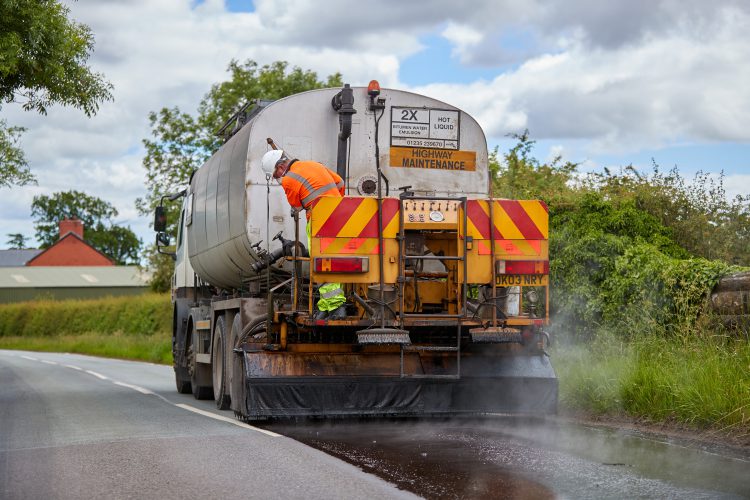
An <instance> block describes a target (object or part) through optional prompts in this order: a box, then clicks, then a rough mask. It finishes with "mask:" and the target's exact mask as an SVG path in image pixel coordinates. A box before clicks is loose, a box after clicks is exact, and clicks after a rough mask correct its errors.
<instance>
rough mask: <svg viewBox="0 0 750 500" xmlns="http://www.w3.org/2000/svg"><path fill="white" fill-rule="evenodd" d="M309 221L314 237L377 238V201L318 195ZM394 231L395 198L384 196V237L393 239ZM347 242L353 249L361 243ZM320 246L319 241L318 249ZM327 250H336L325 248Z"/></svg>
mask: <svg viewBox="0 0 750 500" xmlns="http://www.w3.org/2000/svg"><path fill="white" fill-rule="evenodd" d="M311 224H312V228H311V229H312V236H313V238H321V239H326V238H352V239H355V240H361V239H365V238H377V237H378V200H376V199H375V198H369V197H345V198H339V197H322V198H319V199H318V202H317V203H316V204H315V206H314V207H313V209H312V217H311ZM397 234H398V200H397V199H394V198H386V199H384V200H383V237H384V238H395V237H396V235H397ZM349 244H350V248H352V245H353V246H356V245H358V244H359V245H362V244H364V243H362V242H359V241H354V242H349ZM322 245H323V242H322V241H321V248H322ZM326 253H338V252H330V251H326ZM347 253H349V252H347ZM356 253H361V252H356ZM364 253H369V252H364ZM375 253H377V249H376V251H375Z"/></svg>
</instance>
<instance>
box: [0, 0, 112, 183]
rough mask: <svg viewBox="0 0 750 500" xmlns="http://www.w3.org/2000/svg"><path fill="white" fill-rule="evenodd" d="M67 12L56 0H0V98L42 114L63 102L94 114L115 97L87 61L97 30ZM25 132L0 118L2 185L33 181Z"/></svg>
mask: <svg viewBox="0 0 750 500" xmlns="http://www.w3.org/2000/svg"><path fill="white" fill-rule="evenodd" d="M69 13H70V10H69V9H68V8H67V7H65V6H63V5H62V4H61V3H60V2H58V1H57V0H14V1H3V2H0V102H5V103H11V102H14V103H19V104H21V105H22V106H23V109H24V110H26V111H29V110H35V111H37V112H38V113H40V114H46V112H47V108H48V107H50V106H52V105H53V104H62V105H63V106H72V107H74V108H77V109H80V110H82V111H83V112H84V114H86V116H91V115H93V114H96V112H97V111H98V109H99V104H100V103H102V102H104V101H109V100H111V99H112V93H111V91H112V85H111V84H110V83H109V82H107V81H106V80H105V79H104V77H103V75H101V74H99V73H94V72H93V71H92V70H91V68H90V67H89V66H87V65H86V61H87V60H88V58H89V56H90V55H91V51H92V50H93V48H94V36H93V34H92V33H91V30H90V29H89V28H88V26H86V25H84V24H80V23H77V22H75V21H72V20H70V19H68V14H69ZM22 132H23V129H22V128H20V127H8V126H7V123H6V122H5V120H2V121H0V167H2V168H1V169H0V172H2V173H0V187H8V186H11V185H15V184H18V185H23V184H28V183H31V182H33V179H34V178H33V176H32V174H31V172H30V171H29V168H28V164H27V163H26V159H25V157H24V155H23V151H22V150H21V149H20V148H19V147H18V145H17V142H18V138H19V136H20V134H21V133H22Z"/></svg>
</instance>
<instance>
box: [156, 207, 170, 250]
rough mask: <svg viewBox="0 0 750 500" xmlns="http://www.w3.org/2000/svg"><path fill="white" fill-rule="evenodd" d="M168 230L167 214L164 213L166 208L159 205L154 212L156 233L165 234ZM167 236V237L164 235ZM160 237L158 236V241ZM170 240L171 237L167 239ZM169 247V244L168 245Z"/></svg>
mask: <svg viewBox="0 0 750 500" xmlns="http://www.w3.org/2000/svg"><path fill="white" fill-rule="evenodd" d="M166 230H167V213H166V212H165V211H164V207H163V206H162V205H159V206H158V207H156V210H154V231H156V232H157V233H163V232H164V231H166ZM164 236H166V235H164ZM158 238H159V236H158V235H157V239H158ZM167 239H169V237H167ZM166 244H167V245H168V244H169V243H166Z"/></svg>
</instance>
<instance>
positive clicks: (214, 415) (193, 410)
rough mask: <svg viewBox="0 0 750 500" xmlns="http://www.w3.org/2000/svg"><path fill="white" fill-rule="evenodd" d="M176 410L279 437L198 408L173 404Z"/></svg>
mask: <svg viewBox="0 0 750 500" xmlns="http://www.w3.org/2000/svg"><path fill="white" fill-rule="evenodd" d="M175 406H177V407H178V408H182V409H183V410H187V411H192V412H193V413H197V414H198V415H203V416H204V417H209V418H213V419H214V420H221V421H222V422H227V423H229V424H234V425H236V426H237V427H242V428H244V429H250V430H252V431H257V432H260V433H262V434H266V435H267V436H271V437H281V434H276V433H275V432H271V431H267V430H265V429H260V428H258V427H253V426H252V425H249V424H246V423H245V422H240V421H239V420H235V419H233V418H229V417H225V416H223V415H217V414H215V413H211V412H210V411H205V410H201V409H199V408H195V407H194V406H190V405H186V404H182V403H177V404H175Z"/></svg>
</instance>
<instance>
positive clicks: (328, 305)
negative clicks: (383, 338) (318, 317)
mask: <svg viewBox="0 0 750 500" xmlns="http://www.w3.org/2000/svg"><path fill="white" fill-rule="evenodd" d="M305 229H306V230H307V250H308V251H309V252H311V251H312V247H311V246H310V245H311V243H312V234H311V233H312V227H311V224H310V221H309V220H308V221H307V227H306V228H305ZM311 254H312V252H311ZM318 293H319V294H320V299H318V311H325V312H330V311H333V310H336V309H338V308H339V307H340V306H342V305H344V304H345V303H346V295H344V290H343V288H341V284H340V283H323V284H322V285H320V287H319V288H318Z"/></svg>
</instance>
